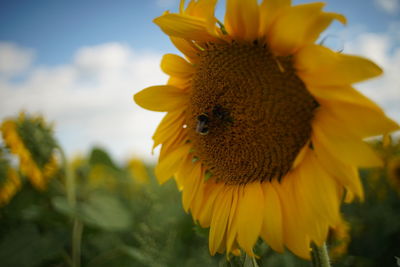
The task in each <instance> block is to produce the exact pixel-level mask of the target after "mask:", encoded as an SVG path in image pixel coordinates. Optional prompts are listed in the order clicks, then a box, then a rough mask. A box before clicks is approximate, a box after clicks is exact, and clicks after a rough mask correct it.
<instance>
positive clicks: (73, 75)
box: [0, 43, 166, 159]
mask: <svg viewBox="0 0 400 267" xmlns="http://www.w3.org/2000/svg"><path fill="white" fill-rule="evenodd" d="M19 52H20V53H21V54H25V53H26V51H25V50H23V49H20V50H19ZM160 58H161V55H159V54H156V53H140V54H139V53H138V52H136V51H134V50H132V49H131V48H130V47H129V46H126V45H123V44H120V43H108V44H103V45H98V46H92V47H84V48H81V49H79V50H78V51H77V52H76V54H75V57H74V60H73V61H72V62H70V63H69V64H65V65H60V66H56V67H47V66H36V67H32V68H31V69H30V70H29V72H28V74H27V78H26V79H24V80H23V81H19V82H12V81H10V80H9V79H0V99H1V105H0V118H4V117H5V116H15V115H16V114H17V113H18V111H20V110H21V109H24V110H26V111H28V112H40V113H42V114H44V115H45V117H46V118H47V119H48V120H51V121H54V122H55V125H56V127H55V130H56V135H57V137H58V138H59V140H60V142H61V143H62V145H63V146H64V147H66V148H67V152H68V154H71V153H74V152H77V151H83V152H85V151H87V150H88V149H89V148H90V147H91V146H92V145H93V144H100V145H102V146H105V147H106V148H107V149H110V150H111V152H112V154H113V155H114V156H117V157H118V158H119V159H122V158H124V157H126V156H129V154H138V155H139V156H142V157H145V158H147V159H150V158H151V155H150V149H151V146H152V141H151V136H152V134H153V132H154V130H155V128H156V126H157V125H158V123H159V121H160V119H161V117H162V114H160V113H156V112H150V111H147V110H144V109H142V108H140V107H138V106H137V105H136V104H135V103H134V102H133V100H132V95H133V94H134V93H136V92H138V91H140V90H141V89H143V88H145V87H147V86H151V85H156V84H163V83H165V81H166V76H165V75H164V74H163V73H162V72H161V71H160V69H159V62H160ZM20 70H22V69H20Z"/></svg>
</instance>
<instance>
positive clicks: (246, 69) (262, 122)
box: [187, 42, 318, 184]
mask: <svg viewBox="0 0 400 267" xmlns="http://www.w3.org/2000/svg"><path fill="white" fill-rule="evenodd" d="M192 88H193V89H192V92H191V100H190V105H189V110H188V118H187V123H188V129H189V138H190V140H191V141H192V143H193V149H194V153H195V155H196V156H197V157H198V158H199V159H200V160H201V161H202V162H203V163H204V164H205V165H206V166H207V168H208V169H209V171H210V172H211V173H212V174H213V177H214V178H215V179H217V181H222V182H225V183H226V184H245V183H248V182H252V181H265V180H271V179H273V178H277V179H281V178H282V177H283V176H284V175H285V174H286V173H287V172H288V171H289V170H290V168H291V166H292V164H293V161H294V160H295V158H296V156H297V154H298V153H299V151H300V149H301V148H302V147H303V146H304V145H305V144H306V143H307V141H308V140H309V138H310V134H311V120H312V118H313V113H314V110H315V109H316V108H317V106H318V103H317V102H316V101H315V99H314V98H313V97H312V96H311V95H310V94H309V92H308V91H307V89H306V88H305V85H304V83H303V82H302V81H301V80H300V79H299V78H298V77H297V76H296V74H295V70H294V68H293V65H292V60H291V58H290V57H279V58H276V57H274V56H273V55H272V54H271V52H270V51H269V49H268V48H267V47H265V46H262V45H258V44H238V43H235V42H234V43H231V44H222V45H221V44H218V45H217V44H211V45H209V46H208V47H207V49H206V50H205V51H203V52H202V53H201V55H200V60H199V62H198V65H197V72H196V74H195V75H194V78H193V83H192Z"/></svg>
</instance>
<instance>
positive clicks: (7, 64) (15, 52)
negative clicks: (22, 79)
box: [0, 42, 34, 77]
mask: <svg viewBox="0 0 400 267" xmlns="http://www.w3.org/2000/svg"><path fill="white" fill-rule="evenodd" d="M33 57H34V53H33V51H32V50H30V49H25V48H22V47H19V46H17V45H15V44H13V43H8V42H0V77H2V76H3V77H4V76H5V77H10V76H13V75H15V74H17V73H21V72H23V71H24V70H26V69H27V68H28V67H29V66H30V65H31V63H32V60H33Z"/></svg>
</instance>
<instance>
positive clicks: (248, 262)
mask: <svg viewBox="0 0 400 267" xmlns="http://www.w3.org/2000/svg"><path fill="white" fill-rule="evenodd" d="M243 266H244V267H258V264H257V261H256V259H255V258H254V257H250V256H249V255H247V253H245V254H244V262H243Z"/></svg>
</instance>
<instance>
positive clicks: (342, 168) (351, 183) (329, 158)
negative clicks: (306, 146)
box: [312, 135, 364, 200]
mask: <svg viewBox="0 0 400 267" xmlns="http://www.w3.org/2000/svg"><path fill="white" fill-rule="evenodd" d="M312 143H313V146H314V151H315V154H316V156H317V160H318V161H319V162H320V164H321V165H322V166H323V167H324V168H325V169H326V171H328V172H329V173H330V175H332V176H333V177H334V178H335V179H336V180H337V181H338V182H339V183H340V184H341V185H343V186H344V187H345V188H346V189H347V190H348V191H350V192H351V193H352V194H354V195H356V196H358V197H359V198H360V199H361V200H362V199H363V198H364V192H363V189H362V185H361V181H360V178H359V175H358V170H357V168H356V167H354V166H351V165H349V164H348V163H347V162H346V163H343V162H341V161H340V160H339V159H337V157H335V156H333V155H332V154H331V152H329V150H328V149H327V148H326V147H325V146H324V144H323V143H321V142H320V140H319V139H318V138H315V137H314V135H313V137H312Z"/></svg>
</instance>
